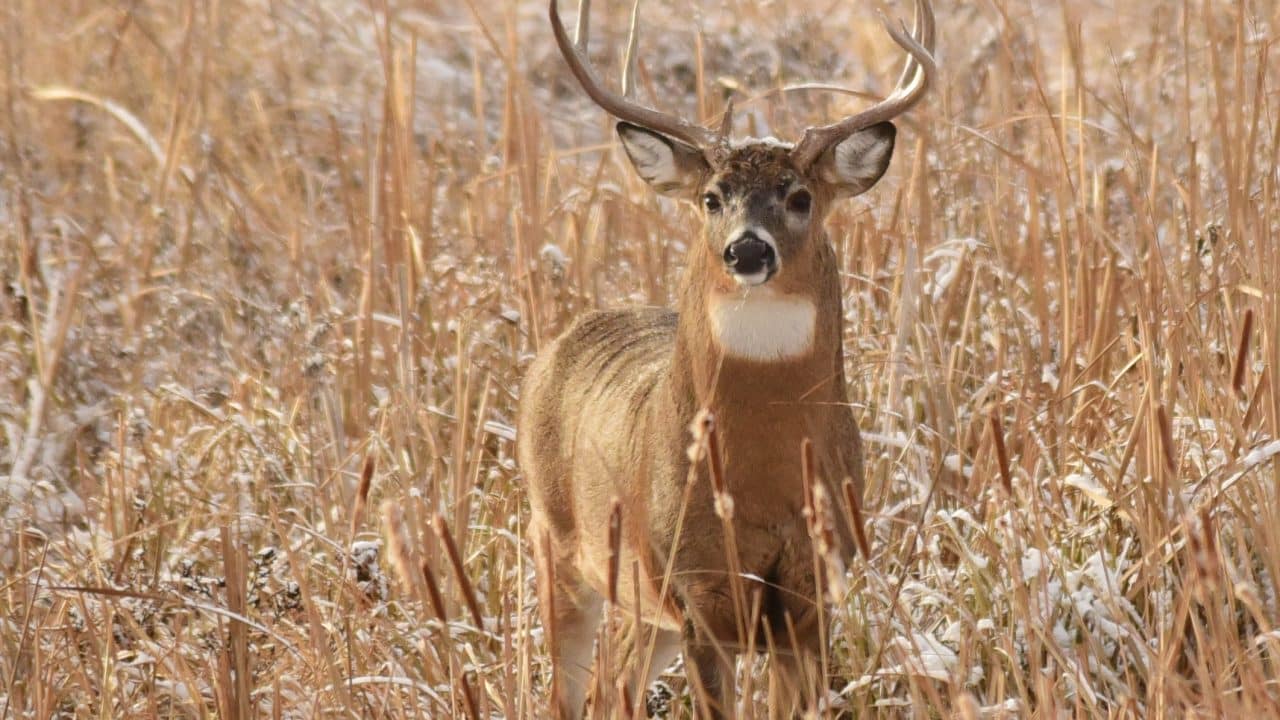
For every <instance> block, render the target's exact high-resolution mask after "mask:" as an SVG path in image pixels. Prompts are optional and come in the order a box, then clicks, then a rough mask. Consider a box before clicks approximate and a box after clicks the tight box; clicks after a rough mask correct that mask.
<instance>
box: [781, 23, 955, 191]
mask: <svg viewBox="0 0 1280 720" xmlns="http://www.w3.org/2000/svg"><path fill="white" fill-rule="evenodd" d="M882 20H883V18H882ZM884 27H885V30H886V31H888V33H889V35H890V36H891V37H893V41H894V42H896V43H898V45H900V46H901V47H902V49H903V50H906V51H907V53H908V57H907V63H906V65H905V66H904V67H903V68H902V76H901V77H900V78H899V79H898V85H897V87H895V88H894V89H893V92H892V93H890V94H889V97H887V98H885V99H884V100H882V101H880V102H879V103H877V104H875V105H873V106H872V107H869V108H867V109H866V110H863V111H862V112H860V113H857V114H856V115H850V116H849V117H847V118H845V119H843V120H841V121H839V122H835V123H832V124H830V125H823V126H821V127H810V128H807V129H806V130H805V131H804V135H803V136H801V138H800V142H799V143H798V144H797V145H796V148H795V150H793V151H792V152H791V158H792V161H793V162H794V163H795V164H796V166H797V167H798V168H800V169H802V170H803V169H806V168H808V167H809V166H810V165H811V164H813V161H814V160H817V159H818V156H819V155H821V154H822V153H823V151H824V150H826V149H827V148H829V147H831V146H832V145H835V144H836V143H838V142H840V141H841V140H844V139H845V138H847V137H849V136H850V135H852V134H853V133H855V132H857V131H858V130H861V129H863V128H866V127H870V126H872V125H875V124H876V123H878V122H884V121H885V120H889V119H892V118H894V117H897V116H898V115H901V114H902V113H905V112H906V111H907V110H910V109H911V107H912V106H913V105H915V104H916V103H917V102H919V101H920V98H922V97H924V94H925V91H927V90H928V89H929V86H930V85H932V84H933V83H934V81H935V79H936V78H937V74H938V67H937V65H936V64H935V63H934V61H933V39H934V38H933V35H934V24H933V7H932V5H931V4H930V2H929V0H916V13H915V23H914V27H913V28H912V31H911V34H910V35H907V33H906V32H905V31H906V26H905V25H904V26H903V27H902V29H901V30H899V29H898V28H896V27H894V26H893V25H891V24H889V22H888V20H884Z"/></svg>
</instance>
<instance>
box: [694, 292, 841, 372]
mask: <svg viewBox="0 0 1280 720" xmlns="http://www.w3.org/2000/svg"><path fill="white" fill-rule="evenodd" d="M707 310H708V314H709V315H710V320H711V331H712V332H713V333H714V334H715V338H716V341H717V342H718V343H719V345H720V349H721V350H723V351H724V354H725V355H726V356H729V357H735V358H741V359H744V360H755V361H757V362H776V361H779V360H790V359H793V358H797V357H800V356H802V355H804V354H805V353H807V352H809V350H810V349H812V348H813V333H814V325H815V323H816V321H817V315H818V310H817V308H816V307H815V306H814V304H813V300H811V299H809V298H807V297H800V296H796V295H779V294H777V293H775V292H774V291H773V289H772V288H753V289H747V290H745V291H743V292H740V293H734V294H732V295H720V294H715V295H712V296H711V298H710V302H709V303H708V308H707Z"/></svg>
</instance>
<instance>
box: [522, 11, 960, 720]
mask: <svg viewBox="0 0 1280 720" xmlns="http://www.w3.org/2000/svg"><path fill="white" fill-rule="evenodd" d="M588 7H589V0H582V1H581V2H580V5H579V15H578V19H577V22H578V25H577V33H578V34H579V36H580V37H579V39H578V40H577V41H576V42H575V41H574V40H572V39H570V37H569V35H568V33H567V32H566V30H565V27H564V24H563V22H562V20H561V18H560V14H559V11H558V8H557V2H556V0H551V1H550V11H549V12H550V21H551V29H552V32H553V34H554V36H555V41H556V44H557V46H558V47H559V49H560V52H561V54H562V55H563V57H564V60H565V61H566V63H567V64H568V67H569V70H570V71H571V72H572V74H573V76H574V77H575V78H576V80H577V82H578V84H579V85H581V87H582V89H583V90H584V91H585V92H586V94H587V95H588V96H589V97H590V98H591V100H592V101H593V102H594V103H595V104H596V105H598V106H599V107H600V108H601V109H603V110H604V111H605V112H607V113H608V114H610V115H612V116H613V117H614V118H616V119H617V121H618V122H617V125H616V131H617V135H618V139H619V140H620V142H621V145H622V148H623V150H624V151H625V153H626V156H627V158H628V159H629V160H630V163H631V165H632V166H633V168H634V170H635V171H636V172H637V173H638V174H639V176H640V177H641V178H642V179H643V180H645V181H646V182H647V183H648V184H649V185H650V186H651V187H652V188H653V190H655V191H656V192H657V193H660V194H663V195H666V196H670V197H674V198H677V199H679V200H681V201H684V202H688V203H692V204H693V205H695V206H696V208H697V213H698V215H699V218H700V222H701V229H700V231H699V232H698V233H697V236H696V238H694V240H693V241H692V242H689V243H687V246H688V250H687V257H686V259H685V261H684V268H683V272H682V276H681V279H680V281H679V284H678V286H677V288H676V292H675V294H674V296H675V307H674V308H670V309H669V308H624V309H607V310H599V311H594V312H590V313H588V314H585V315H583V316H581V317H580V318H578V319H577V320H576V321H574V322H572V323H571V325H570V326H569V327H568V328H567V329H566V330H565V331H564V332H563V333H562V334H560V335H559V336H558V337H557V338H555V339H554V340H552V341H551V342H550V343H548V344H546V345H545V346H544V347H542V348H541V349H540V351H539V352H538V353H537V355H536V357H535V358H534V360H533V362H532V363H531V364H530V366H529V368H528V370H527V372H526V375H525V378H524V382H523V388H522V390H521V397H520V401H519V407H518V417H517V441H516V446H517V447H516V452H517V461H518V463H519V466H520V468H521V472H522V473H523V476H524V478H525V482H526V487H527V493H528V498H529V505H530V519H529V523H528V526H527V528H528V529H527V532H528V537H529V540H530V544H531V545H532V546H533V550H534V555H535V560H536V563H537V565H536V567H537V569H538V575H539V583H538V598H539V606H540V611H541V614H542V622H543V625H544V628H546V637H547V640H548V644H549V652H550V655H551V682H550V697H551V703H552V711H553V712H554V713H555V714H556V715H557V716H558V717H560V718H578V717H581V716H582V714H583V712H584V704H585V703H586V702H587V698H588V691H589V688H591V687H592V685H591V667H592V664H593V654H594V651H595V650H594V648H595V639H596V636H597V632H598V627H599V625H600V622H601V618H602V609H603V608H604V607H605V601H606V598H616V601H617V602H618V603H619V604H622V605H625V606H626V609H625V611H623V612H622V613H621V615H623V616H631V615H634V616H635V617H637V618H639V624H641V625H643V629H644V633H645V637H646V638H647V647H648V649H649V653H650V655H649V656H648V657H649V661H648V662H647V663H646V664H645V665H643V666H642V667H643V668H645V669H646V670H647V672H646V673H645V676H644V678H643V679H644V682H645V684H644V686H643V687H641V688H640V691H643V690H644V689H645V688H647V687H648V686H649V683H650V682H652V681H653V680H654V679H656V676H657V675H658V673H659V672H661V671H662V670H664V669H666V667H667V666H668V665H670V663H671V662H672V661H674V659H675V658H676V656H677V654H681V653H682V654H683V658H684V666H685V670H686V674H687V676H688V680H689V683H690V687H691V688H692V689H693V691H694V697H695V708H696V709H697V712H698V714H699V716H703V717H711V718H720V717H733V716H734V715H735V707H734V678H735V662H736V658H737V656H738V655H739V654H741V653H743V652H745V650H746V649H749V648H752V647H754V648H757V649H760V648H763V647H765V645H766V643H765V642H764V641H763V640H762V639H761V638H763V637H765V636H768V637H771V638H773V639H774V640H775V641H776V642H773V643H772V644H773V646H774V647H776V648H777V651H776V652H774V653H771V659H770V663H771V666H770V669H771V672H773V673H774V674H773V675H771V678H772V677H778V678H781V679H780V680H779V681H778V684H777V685H776V687H777V688H778V689H779V690H778V692H779V693H783V695H781V697H784V698H789V700H786V701H785V702H783V703H782V704H783V705H790V707H789V708H787V709H786V710H784V712H787V713H789V712H792V711H794V710H795V709H797V708H801V707H802V706H803V705H804V704H805V703H808V706H810V707H813V706H814V704H816V702H817V698H819V697H822V693H825V690H822V689H821V683H822V682H823V681H824V680H825V678H821V677H816V674H817V673H818V672H819V669H818V668H817V665H816V661H817V658H818V656H819V653H820V652H821V650H822V648H821V646H820V643H821V641H822V638H823V637H825V630H824V628H823V627H822V624H823V623H822V618H823V617H824V613H823V612H822V607H823V603H824V602H825V600H824V598H823V596H822V593H821V588H820V587H819V583H820V576H821V574H822V573H821V568H820V566H819V565H818V564H816V563H815V562H814V547H815V537H816V535H815V533H814V532H812V525H813V523H812V522H811V520H808V519H807V518H806V515H807V514H811V511H812V510H813V497H814V496H815V495H816V494H817V493H818V492H822V493H823V494H824V496H825V497H827V498H830V499H831V503H830V505H831V507H832V511H831V513H830V514H831V515H832V516H833V517H834V516H839V521H837V522H832V523H830V524H829V526H828V529H829V530H831V532H830V533H829V535H830V537H831V538H832V540H831V545H832V547H831V552H832V553H834V554H836V555H838V556H839V558H841V559H842V561H843V562H850V561H852V558H853V555H854V554H855V553H856V552H857V548H858V542H857V534H858V533H859V532H860V530H859V528H858V526H857V523H858V522H859V520H858V517H859V514H860V511H859V509H858V507H857V505H858V504H859V503H861V502H862V499H861V496H862V487H863V478H862V472H863V470H862V442H861V438H860V435H859V432H858V426H857V423H856V421H855V417H854V414H853V406H852V405H851V404H850V400H849V397H848V383H847V382H846V376H845V357H844V350H843V331H844V314H843V309H842V292H841V283H840V275H839V272H838V267H839V264H838V261H837V257H836V253H835V249H834V247H833V245H832V243H831V242H830V239H829V237H828V234H827V231H826V229H825V223H826V218H827V215H828V213H829V212H830V211H831V209H832V208H833V206H834V205H835V204H836V203H838V202H839V201H841V200H843V199H846V198H850V197H853V196H856V195H859V194H861V193H864V192H866V191H867V190H868V189H870V188H871V187H872V186H873V185H875V184H876V182H877V181H879V180H880V178H881V177H882V176H883V175H884V173H885V172H886V170H887V169H888V167H889V161H890V158H891V156H892V154H893V149H894V139H895V136H896V130H895V127H894V125H893V123H892V122H891V120H892V119H893V118H895V117H897V116H899V115H901V114H903V113H905V112H907V111H908V110H909V109H911V108H912V107H913V106H915V105H916V104H917V103H918V102H919V101H920V99H921V98H922V97H923V96H924V95H925V94H926V92H927V90H928V88H929V87H930V86H931V85H932V84H935V76H936V73H937V69H936V65H935V61H934V58H933V48H934V16H933V9H932V7H931V4H930V2H929V0H916V4H915V22H914V27H913V29H912V30H911V32H910V33H908V32H907V30H906V26H905V24H900V27H895V26H894V25H893V24H891V23H889V22H888V21H887V20H885V22H884V26H885V29H886V31H887V32H888V34H889V35H890V36H891V37H892V38H893V40H894V41H895V43H896V44H897V45H898V46H899V47H901V48H902V49H903V50H905V52H906V55H907V57H906V61H905V66H904V68H903V71H902V74H901V76H900V78H899V80H898V83H897V85H896V86H895V88H894V90H893V91H892V92H891V93H890V94H889V95H888V96H887V97H886V98H885V99H884V100H882V101H880V102H878V103H876V104H874V105H873V106H871V107H869V108H867V109H864V110H862V111H860V112H857V113H855V114H852V115H849V116H847V117H844V118H842V119H840V120H838V121H836V122H833V123H831V124H828V125H821V126H812V127H809V128H807V129H806V130H804V132H803V134H802V135H801V137H800V139H799V141H798V142H795V143H785V142H782V141H778V140H776V139H773V138H767V139H755V138H746V139H733V138H732V137H731V134H732V128H731V123H732V120H731V118H732V107H731V106H730V108H729V109H728V110H727V111H726V112H725V115H724V117H725V119H724V121H723V122H722V123H721V127H720V128H719V129H718V130H711V129H709V128H706V127H703V126H702V125H700V124H697V123H693V122H689V121H687V120H684V119H682V118H680V117H678V116H676V115H672V114H668V113H665V112H662V111H659V110H655V109H652V108H650V107H646V106H644V105H642V104H640V103H639V102H637V101H634V100H631V99H629V97H628V95H627V93H626V92H623V93H618V92H615V91H613V90H611V89H609V88H608V87H606V86H605V85H604V84H603V83H602V82H601V81H600V80H599V79H598V77H597V75H596V72H595V71H594V69H593V68H592V66H591V62H590V60H589V59H588V57H587V52H586V46H587V29H588V27H589V17H588V15H587V13H589V9H588ZM629 44H630V45H631V46H632V47H634V38H633V39H632V41H631V42H630V43H629ZM627 62H628V64H629V63H630V59H628V61H627ZM624 84H625V83H624ZM699 427H701V428H702V431H701V432H700V431H699ZM709 434H710V435H714V438H713V439H714V443H707V442H705V438H706V436H708V435H709ZM699 435H701V436H703V437H704V442H703V445H704V446H706V450H705V452H704V455H705V454H706V453H710V454H713V455H714V456H715V457H714V458H711V459H710V461H707V462H704V461H701V460H699V454H698V453H697V452H691V450H690V446H691V445H692V444H694V443H695V440H696V438H697V437H698V436H699ZM806 485H809V486H811V487H809V488H806ZM726 497H727V498H731V499H732V511H731V512H726V511H725V503H724V498H726ZM610 528H614V529H613V530H612V531H611V530H610ZM864 542H865V540H864ZM618 567H621V568H630V569H631V571H630V572H619V571H618V570H617V568H618ZM735 583H737V587H739V588H745V591H744V595H745V596H749V597H751V598H753V600H752V603H751V604H753V605H754V607H755V608H756V610H755V611H754V613H753V616H754V617H755V618H757V620H758V621H757V622H754V623H752V622H751V621H750V620H744V619H743V617H742V615H743V612H742V610H743V606H742V603H741V602H737V601H736V600H735V597H734V590H733V588H734V587H735ZM748 625H751V626H748ZM766 639H767V638H766ZM770 682H771V687H775V686H774V685H773V684H772V683H773V681H772V680H771V681H770Z"/></svg>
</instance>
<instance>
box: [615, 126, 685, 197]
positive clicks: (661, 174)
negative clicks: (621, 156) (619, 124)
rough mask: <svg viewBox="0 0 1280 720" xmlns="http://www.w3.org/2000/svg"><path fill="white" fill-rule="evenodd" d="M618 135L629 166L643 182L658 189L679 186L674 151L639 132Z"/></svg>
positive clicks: (653, 137)
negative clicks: (629, 160) (629, 162)
mask: <svg viewBox="0 0 1280 720" xmlns="http://www.w3.org/2000/svg"><path fill="white" fill-rule="evenodd" d="M619 135H620V137H621V138H622V147H623V148H624V149H625V150H626V151H627V155H628V156H629V157H630V158H631V164H632V165H634V166H635V168H636V172H638V173H640V177H642V178H644V180H645V182H648V183H650V184H652V185H653V186H655V187H658V188H663V187H669V186H674V185H679V184H680V182H681V177H680V171H679V168H677V167H676V156H675V151H674V150H673V149H672V148H671V146H670V145H668V144H667V143H665V142H663V141H662V139H661V138H658V137H655V136H653V135H650V134H649V133H647V132H644V131H641V130H625V131H622V132H621V133H619Z"/></svg>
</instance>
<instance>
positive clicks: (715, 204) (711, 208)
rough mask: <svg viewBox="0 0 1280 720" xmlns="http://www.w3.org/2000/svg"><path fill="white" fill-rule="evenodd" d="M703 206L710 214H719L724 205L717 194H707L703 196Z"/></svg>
mask: <svg viewBox="0 0 1280 720" xmlns="http://www.w3.org/2000/svg"><path fill="white" fill-rule="evenodd" d="M702 205H703V207H705V208H706V209H707V212H709V213H718V212H720V208H722V207H723V205H721V204H720V197H719V196H718V195H716V194H715V193H707V194H706V195H703V196H702Z"/></svg>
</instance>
